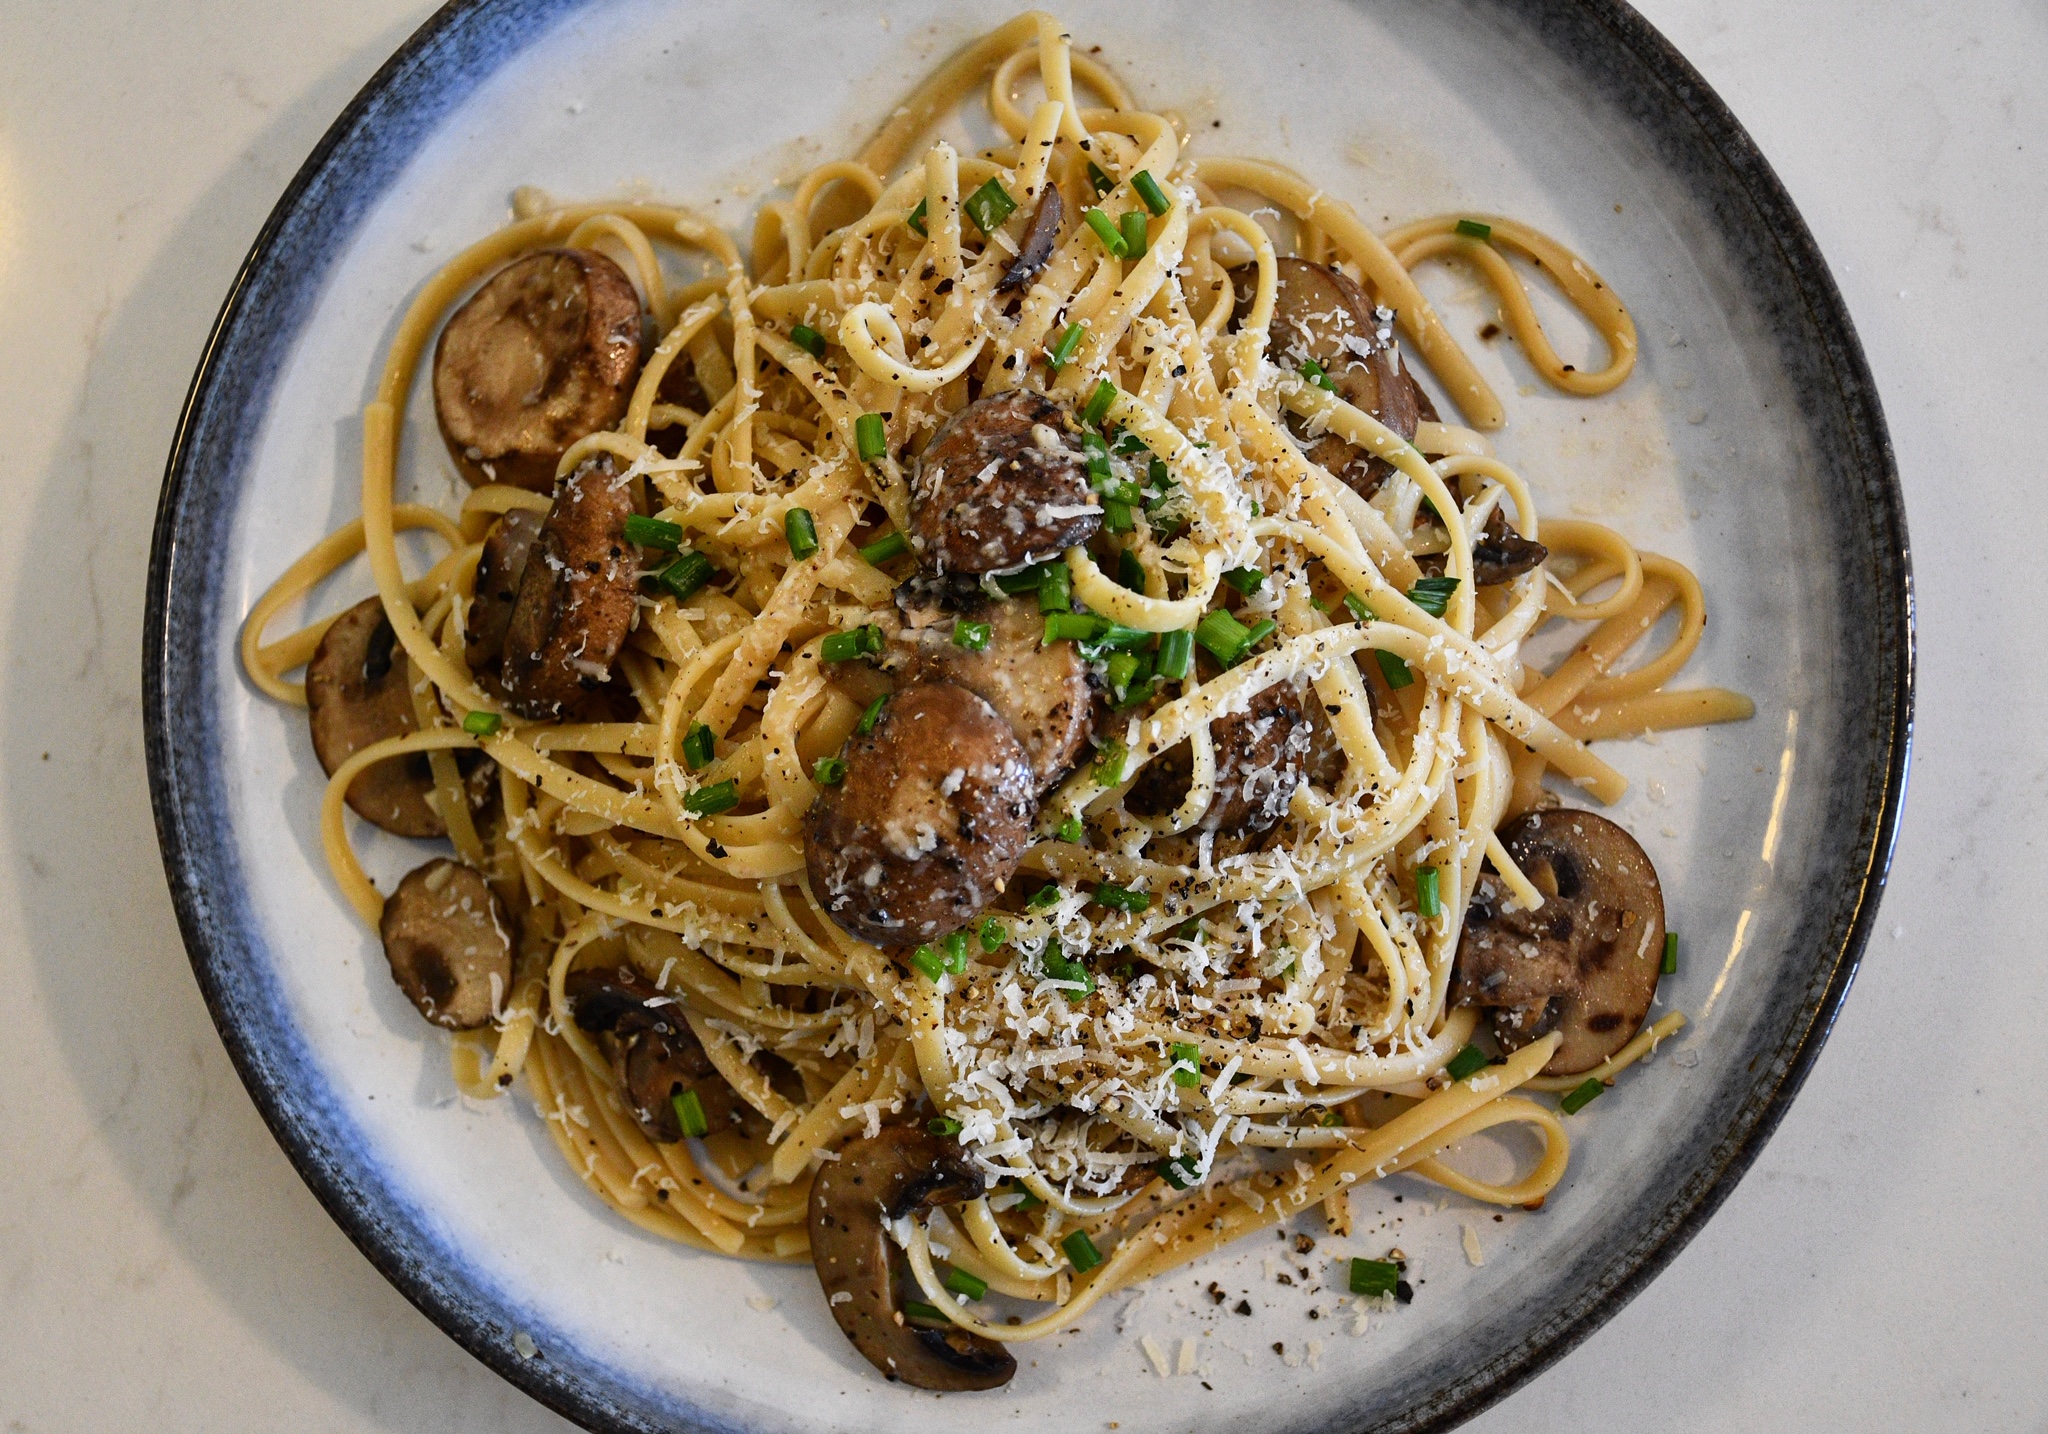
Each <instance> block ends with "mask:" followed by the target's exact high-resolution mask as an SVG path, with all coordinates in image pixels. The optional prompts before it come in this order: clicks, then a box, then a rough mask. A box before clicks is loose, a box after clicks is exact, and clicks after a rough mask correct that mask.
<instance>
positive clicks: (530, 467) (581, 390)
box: [434, 249, 641, 493]
mask: <svg viewBox="0 0 2048 1434" xmlns="http://www.w3.org/2000/svg"><path fill="white" fill-rule="evenodd" d="M640 325H641V315H640V298H639V296H638V295H637V294H635V293H634V292H633V284H632V281H631V280H629V279H628V278H627V277H626V275H625V273H624V271H623V270H621V269H620V268H619V266H618V265H616V264H614V263H613V262H612V261H611V260H609V259H607V258H605V256H604V255H602V254H599V253H597V252H596V251H595V250H590V249H544V250H542V251H540V252H539V253H537V254H528V255H526V256H525V257H523V258H520V259H515V260H513V261H512V262H511V263H510V264H507V265H506V266H505V267H504V268H502V269H500V270H499V271H498V272H497V273H495V274H493V275H492V276H491V277H490V278H489V279H488V280H486V281H485V283H484V286H483V287H482V288H481V289H478V290H477V291H476V293H475V294H474V295H472V296H471V297H470V299H469V301H468V302H467V303H465V304H464V305H463V306H462V307H461V308H459V309H457V310H456V311H455V313H454V315H453V316H452V317H451V318H450V319H449V320H448V325H447V327H446V328H444V329H443V330H442V331H441V340H440V342H439V343H438V344H437V345H435V348H434V415H435V417H436V418H438V419H439V420H440V423H441V436H442V438H443V439H445V440H446V441H447V444H448V452H449V453H450V454H451V455H452V456H453V457H454V459H455V464H456V466H457V467H458V468H460V469H461V470H462V476H463V477H465V478H467V479H468V480H469V481H470V482H471V483H516V484H518V485H519V486H520V487H522V488H530V489H532V490H533V491H534V492H536V493H545V492H547V491H548V490H549V489H551V488H552V487H554V483H555V465H556V464H557V463H559V462H560V461H561V457H562V454H563V453H565V452H567V451H568V448H569V445H570V444H572V443H574V442H575V441H576V440H577V439H579V438H582V437H584V436H585V435H586V434H591V433H596V432H598V431H600V430H601V429H606V428H610V427H612V426H613V425H614V424H616V423H617V422H618V421H619V419H620V418H621V417H623V416H624V414H625V412H626V404H627V402H628V401H629V400H630V399H631V397H632V391H633V374H634V372H635V370H637V369H638V368H639V367H640Z"/></svg>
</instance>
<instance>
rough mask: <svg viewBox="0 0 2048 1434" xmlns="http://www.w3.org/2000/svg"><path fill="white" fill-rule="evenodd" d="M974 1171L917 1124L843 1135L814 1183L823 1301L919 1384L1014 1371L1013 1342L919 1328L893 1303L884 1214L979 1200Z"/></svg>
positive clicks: (944, 1386)
mask: <svg viewBox="0 0 2048 1434" xmlns="http://www.w3.org/2000/svg"><path fill="white" fill-rule="evenodd" d="M982 1188H983V1187H982V1180H981V1175H980V1172H978V1171H977V1170H975V1169H974V1167H973V1166H971V1165H969V1164H968V1163H967V1161H966V1160H965V1159H964V1158H963V1157H962V1156H961V1154H960V1148H959V1146H957V1145H955V1144H954V1143H953V1142H951V1141H947V1140H941V1139H940V1138H939V1137H937V1136H934V1135H932V1134H930V1133H928V1132H927V1131H924V1130H922V1129H920V1128H918V1127H917V1126H914V1125H885V1126H883V1127H882V1128H881V1129H880V1130H878V1131H877V1132H875V1134H874V1135H872V1136H870V1137H868V1138H866V1139H861V1140H853V1141H849V1142H848V1143H847V1144H846V1145H844V1146H842V1147H841V1148H840V1150H839V1158H838V1159H837V1160H830V1161H827V1162H825V1163H824V1164H823V1165H821V1166H819V1167H818V1173H817V1176H816V1178H815V1179H813V1180H812V1182H811V1204H810V1235H811V1263H812V1264H813V1265H814V1266H815V1267H816V1268H817V1271H818V1283H819V1284H820V1285H821V1286H823V1287H824V1291H825V1303H826V1307H827V1308H829V1309H830V1310H831V1311H832V1318H833V1319H835V1320H837V1321H838V1322H839V1328H840V1329H841V1330H843V1331H844V1332H845V1334H846V1337H847V1338H848V1339H850V1340H852V1341H853V1347H854V1348H855V1349H857V1350H859V1351H860V1352H861V1355H862V1357H863V1358H865V1359H866V1360H867V1362H868V1363H870V1364H872V1365H873V1366H874V1367H875V1368H877V1369H879V1370H881V1371H882V1373H883V1374H885V1375H887V1376H888V1377H889V1378H890V1379H892V1380H893V1379H900V1380H902V1381H903V1382H904V1383H905V1384H908V1385H911V1386H912V1387H914V1388H917V1389H939V1390H969V1389H995V1388H998V1387H999V1386H1001V1385H1004V1384H1008V1383H1009V1382H1010V1377H1011V1376H1012V1375H1014V1374H1015V1373H1016V1372H1017V1361H1016V1360H1015V1359H1014V1358H1012V1357H1011V1355H1010V1351H1009V1350H1008V1349H1006V1348H1004V1347H1003V1346H1002V1345H1000V1344H997V1343H996V1342H995V1341H994V1340H989V1339H983V1338H982V1337H981V1336H979V1335H976V1334H970V1333H968V1332H967V1331H965V1330H962V1329H960V1328H958V1327H957V1326H954V1325H950V1324H949V1325H946V1326H945V1327H944V1328H937V1329H921V1328H919V1327H917V1326H916V1325H912V1324H908V1323H906V1322H905V1321H904V1317H903V1309H902V1306H901V1304H900V1303H899V1302H898V1295H897V1280H898V1273H897V1269H896V1249H895V1244H894V1242H893V1241H892V1240H891V1239H890V1237H889V1233H888V1230H887V1229H886V1228H885V1226H886V1223H887V1222H890V1221H895V1220H900V1219H902V1218H903V1217H904V1216H906V1215H911V1214H915V1213H917V1212H918V1211H922V1210H932V1209H936V1208H938V1207H939V1206H941V1205H953V1204H958V1203H959V1202H961V1201H963V1200H974V1199H978V1198H980V1196H981V1193H982Z"/></svg>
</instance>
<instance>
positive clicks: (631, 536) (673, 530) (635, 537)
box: [626, 513, 683, 552]
mask: <svg viewBox="0 0 2048 1434" xmlns="http://www.w3.org/2000/svg"><path fill="white" fill-rule="evenodd" d="M626 541H627V542H629V543H638V544H639V545H640V546H641V547H643V548H666V549H668V550H669V551H670V552H674V551H675V550H676V549H677V548H680V547H681V546H682V545H683V525H682V524H681V523H664V522H663V521H662V520H661V519H659V518H643V517H641V516H640V515H639V514H638V513H628V514H627V515H626Z"/></svg>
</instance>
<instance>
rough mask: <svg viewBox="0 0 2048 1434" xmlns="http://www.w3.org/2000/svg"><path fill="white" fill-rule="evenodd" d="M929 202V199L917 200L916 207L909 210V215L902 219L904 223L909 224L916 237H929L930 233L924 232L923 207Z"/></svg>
mask: <svg viewBox="0 0 2048 1434" xmlns="http://www.w3.org/2000/svg"><path fill="white" fill-rule="evenodd" d="M929 202H930V201H929V200H924V199H920V200H918V201H917V208H915V209H913V210H911V211H910V213H909V215H908V216H907V217H906V218H905V219H904V221H903V222H904V223H905V224H908V225H909V226H910V228H911V231H912V232H913V233H915V234H916V235H917V237H918V238H920V239H929V238H931V235H930V234H928V233H926V232H925V227H924V207H925V205H926V204H928V203H929Z"/></svg>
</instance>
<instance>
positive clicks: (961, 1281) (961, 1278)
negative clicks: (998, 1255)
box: [946, 1265, 988, 1300]
mask: <svg viewBox="0 0 2048 1434" xmlns="http://www.w3.org/2000/svg"><path fill="white" fill-rule="evenodd" d="M946 1288H947V1289H949V1290H951V1291H952V1292H953V1293H954V1294H956V1295H965V1296H967V1298H969V1299H970V1300H978V1299H980V1298H981V1297H982V1296H983V1295H986V1294H987V1293H988V1281H987V1280H984V1279H978V1278H976V1277H975V1276H973V1275H970V1274H968V1273H967V1271H965V1270H963V1269H961V1268H960V1267H959V1266H957V1265H956V1266H954V1267H953V1268H952V1269H950V1270H948V1271H946Z"/></svg>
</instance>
